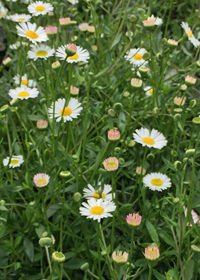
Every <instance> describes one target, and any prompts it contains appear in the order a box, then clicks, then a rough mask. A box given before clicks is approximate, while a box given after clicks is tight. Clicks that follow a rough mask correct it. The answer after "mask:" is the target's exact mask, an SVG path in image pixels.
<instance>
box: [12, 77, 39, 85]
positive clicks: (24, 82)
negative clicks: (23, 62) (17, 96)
mask: <svg viewBox="0 0 200 280" xmlns="http://www.w3.org/2000/svg"><path fill="white" fill-rule="evenodd" d="M13 80H14V81H15V84H16V85H18V86H20V85H21V86H22V85H24V86H28V87H36V85H37V84H36V82H35V81H33V80H30V79H28V77H27V74H24V75H23V76H22V77H20V75H18V74H17V75H16V76H15V77H13Z"/></svg>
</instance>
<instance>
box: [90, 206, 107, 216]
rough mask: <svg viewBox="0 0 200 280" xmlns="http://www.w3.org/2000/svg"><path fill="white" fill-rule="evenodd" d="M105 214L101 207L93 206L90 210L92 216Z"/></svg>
mask: <svg viewBox="0 0 200 280" xmlns="http://www.w3.org/2000/svg"><path fill="white" fill-rule="evenodd" d="M103 212H104V208H103V207H101V206H93V207H92V208H91V209H90V213H91V214H92V215H101V214H103Z"/></svg>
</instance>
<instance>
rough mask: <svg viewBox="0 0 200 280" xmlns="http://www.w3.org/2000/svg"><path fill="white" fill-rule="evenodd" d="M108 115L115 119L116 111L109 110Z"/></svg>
mask: <svg viewBox="0 0 200 280" xmlns="http://www.w3.org/2000/svg"><path fill="white" fill-rule="evenodd" d="M108 114H109V115H110V116H111V117H114V116H115V110H113V109H109V110H108Z"/></svg>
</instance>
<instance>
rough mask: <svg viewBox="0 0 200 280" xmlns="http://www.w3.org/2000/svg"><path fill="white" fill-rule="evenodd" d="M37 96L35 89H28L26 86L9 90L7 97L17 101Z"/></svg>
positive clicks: (37, 92)
mask: <svg viewBox="0 0 200 280" xmlns="http://www.w3.org/2000/svg"><path fill="white" fill-rule="evenodd" d="M38 94H39V91H38V89H37V88H29V87H27V86H24V85H22V86H20V87H17V88H15V89H10V90H9V92H8V95H9V96H10V97H11V98H14V99H15V98H19V99H28V98H35V97H37V96H38Z"/></svg>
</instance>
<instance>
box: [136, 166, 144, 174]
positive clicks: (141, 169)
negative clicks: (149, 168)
mask: <svg viewBox="0 0 200 280" xmlns="http://www.w3.org/2000/svg"><path fill="white" fill-rule="evenodd" d="M145 173H146V169H144V168H142V166H137V167H136V174H138V175H141V174H142V175H145Z"/></svg>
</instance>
